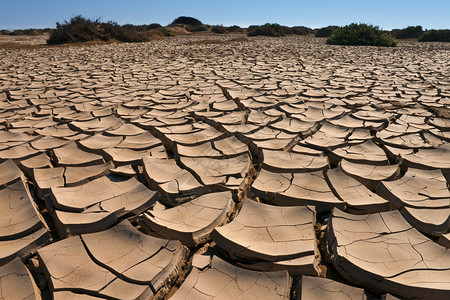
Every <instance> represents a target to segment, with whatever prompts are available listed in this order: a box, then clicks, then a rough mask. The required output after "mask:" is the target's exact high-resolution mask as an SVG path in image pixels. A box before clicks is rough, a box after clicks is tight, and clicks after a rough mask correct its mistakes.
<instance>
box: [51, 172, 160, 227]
mask: <svg viewBox="0 0 450 300" xmlns="http://www.w3.org/2000/svg"><path fill="white" fill-rule="evenodd" d="M157 199H158V193H157V192H154V191H151V190H149V189H148V188H147V187H145V186H144V185H143V184H142V183H140V182H139V181H137V180H136V178H135V177H132V178H130V179H127V180H122V181H121V180H120V179H119V178H114V177H107V176H104V177H101V178H98V179H95V180H92V181H90V182H88V183H86V184H83V185H80V186H75V187H52V188H51V193H50V199H49V200H48V201H47V206H48V207H49V209H50V211H51V212H52V214H53V217H54V220H55V223H56V228H57V230H58V234H59V235H60V236H66V235H70V234H79V233H88V232H95V231H99V230H103V229H106V228H107V227H108V226H111V225H112V224H114V223H115V222H116V221H117V220H118V218H120V217H122V216H133V215H138V214H140V213H141V212H143V211H144V210H146V209H148V208H150V207H151V206H153V205H154V203H155V201H156V200H157Z"/></svg>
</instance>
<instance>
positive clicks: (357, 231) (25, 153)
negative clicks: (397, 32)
mask: <svg viewBox="0 0 450 300" xmlns="http://www.w3.org/2000/svg"><path fill="white" fill-rule="evenodd" d="M28 39H29V40H28V41H27V39H25V40H20V39H19V40H17V37H16V38H15V40H14V38H11V37H8V40H2V41H1V42H0V298H1V299H41V298H42V299H259V300H262V299H397V298H399V299H404V298H406V299H449V295H450V251H449V247H450V233H449V230H450V217H449V215H450V191H449V182H450V45H449V44H448V43H447V44H445V43H417V42H412V41H406V42H400V43H399V45H398V46H397V47H395V48H381V47H358V46H356V47H355V46H332V45H327V44H326V43H325V40H324V39H320V38H313V37H308V36H291V37H282V38H264V37H255V38H249V37H245V36H243V35H231V34H230V35H223V36H222V35H215V36H206V35H200V36H193V35H191V36H178V37H171V38H166V39H162V40H157V41H152V42H147V43H135V44H127V43H121V44H119V43H115V44H100V45H75V46H70V47H66V46H65V47H58V46H52V47H51V46H40V44H42V43H43V40H42V39H43V38H42V37H37V38H35V39H33V38H28ZM39 39H40V40H39ZM44 40H45V39H44ZM17 44H24V45H28V46H27V47H25V46H23V47H22V46H20V47H19V46H17ZM2 45H3V47H2ZM11 45H13V46H11Z"/></svg>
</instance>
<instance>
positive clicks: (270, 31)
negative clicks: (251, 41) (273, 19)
mask: <svg viewBox="0 0 450 300" xmlns="http://www.w3.org/2000/svg"><path fill="white" fill-rule="evenodd" d="M285 30H286V27H285V26H281V25H280V24H277V23H272V24H271V23H266V24H264V25H261V26H258V25H252V26H249V27H248V29H247V31H248V36H257V35H264V36H285V35H286V33H285Z"/></svg>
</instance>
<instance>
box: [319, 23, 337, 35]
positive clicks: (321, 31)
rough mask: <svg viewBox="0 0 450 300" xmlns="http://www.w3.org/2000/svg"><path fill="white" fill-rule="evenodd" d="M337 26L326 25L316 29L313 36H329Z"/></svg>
mask: <svg viewBox="0 0 450 300" xmlns="http://www.w3.org/2000/svg"><path fill="white" fill-rule="evenodd" d="M338 28H339V26H334V25H333V26H327V27H322V28H320V29H317V31H316V34H315V37H329V36H330V35H331V34H332V33H333V32H335V31H336V30H337V29H338Z"/></svg>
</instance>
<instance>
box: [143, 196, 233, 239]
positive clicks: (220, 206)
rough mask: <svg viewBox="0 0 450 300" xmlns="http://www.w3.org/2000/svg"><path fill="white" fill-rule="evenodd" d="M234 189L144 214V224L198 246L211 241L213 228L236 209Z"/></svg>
mask: <svg viewBox="0 0 450 300" xmlns="http://www.w3.org/2000/svg"><path fill="white" fill-rule="evenodd" d="M233 206H234V205H233V197H232V194H231V192H229V191H227V192H220V193H211V194H205V195H203V196H200V197H198V198H195V199H193V200H191V201H189V202H187V203H183V204H181V205H178V206H176V207H173V208H169V209H165V210H149V211H147V212H146V213H144V216H143V218H144V219H143V221H144V226H146V227H149V228H150V229H151V230H152V231H153V232H155V233H156V234H158V235H160V236H162V237H164V238H167V239H174V240H180V241H181V242H182V243H183V244H185V245H187V246H189V247H194V246H196V245H199V244H201V243H204V242H206V241H208V240H209V235H210V233H211V231H213V229H214V228H216V227H217V226H220V225H222V224H223V223H224V222H226V220H227V217H228V215H229V214H230V213H231V209H232V208H233Z"/></svg>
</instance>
